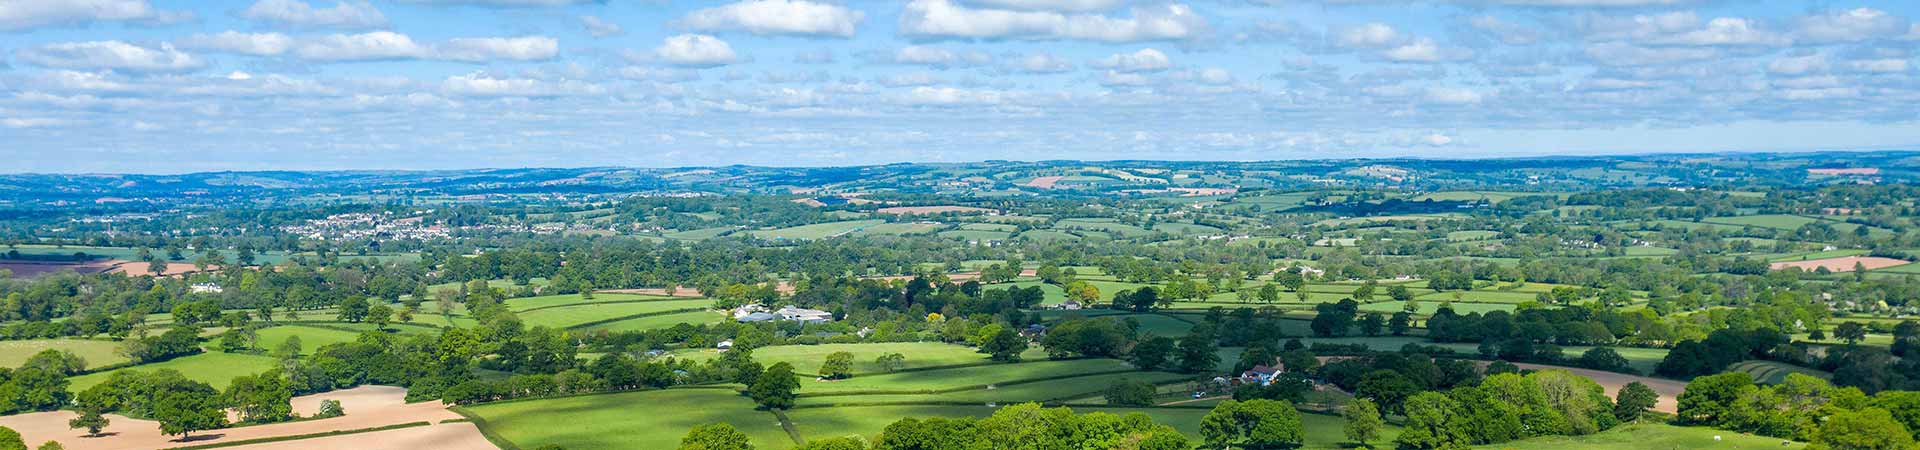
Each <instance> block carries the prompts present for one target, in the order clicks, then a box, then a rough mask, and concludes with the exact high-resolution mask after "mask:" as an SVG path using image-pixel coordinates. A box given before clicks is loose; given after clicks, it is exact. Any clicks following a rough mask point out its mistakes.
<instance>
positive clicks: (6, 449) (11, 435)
mask: <svg viewBox="0 0 1920 450" xmlns="http://www.w3.org/2000/svg"><path fill="white" fill-rule="evenodd" d="M0 450H27V443H26V441H23V440H21V439H20V432H18V431H14V430H13V429H12V428H7V427H0Z"/></svg>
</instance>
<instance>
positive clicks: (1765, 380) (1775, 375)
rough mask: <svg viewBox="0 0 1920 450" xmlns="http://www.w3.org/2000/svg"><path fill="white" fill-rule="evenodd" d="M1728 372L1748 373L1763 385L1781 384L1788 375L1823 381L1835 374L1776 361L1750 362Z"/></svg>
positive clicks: (1734, 366)
mask: <svg viewBox="0 0 1920 450" xmlns="http://www.w3.org/2000/svg"><path fill="white" fill-rule="evenodd" d="M1726 371H1727V372H1746V373H1747V374H1748V375H1753V381H1754V382H1756V383H1761V384H1779V383H1782V382H1785V381H1786V380H1787V375H1792V374H1796V373H1797V374H1801V375H1808V376H1812V377H1814V378H1819V379H1822V380H1825V379H1828V378H1832V377H1833V374H1831V373H1827V372H1824V371H1821V370H1818V369H1811V368H1806V367H1800V366H1796V365H1792V364H1787V363H1783V362H1776V361H1764V360H1757V359H1756V360H1748V361H1741V362H1738V363H1734V365H1731V366H1727V370H1726Z"/></svg>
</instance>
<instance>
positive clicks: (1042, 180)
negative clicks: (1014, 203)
mask: <svg viewBox="0 0 1920 450" xmlns="http://www.w3.org/2000/svg"><path fill="white" fill-rule="evenodd" d="M1066 178H1067V177H1062V176H1051V177H1036V178H1034V179H1033V180H1032V181H1028V182H1027V184H1025V185H1024V186H1027V187H1037V188H1041V189H1053V188H1054V185H1058V184H1060V180H1064V179H1066Z"/></svg>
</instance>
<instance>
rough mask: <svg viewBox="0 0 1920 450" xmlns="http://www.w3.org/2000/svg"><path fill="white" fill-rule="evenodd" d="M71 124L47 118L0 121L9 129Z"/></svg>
mask: <svg viewBox="0 0 1920 450" xmlns="http://www.w3.org/2000/svg"><path fill="white" fill-rule="evenodd" d="M69 123H71V122H69V121H66V120H61V119H52V118H45V117H8V118H5V119H0V125H3V126H6V127H7V128H47V127H57V126H61V125H67V124H69Z"/></svg>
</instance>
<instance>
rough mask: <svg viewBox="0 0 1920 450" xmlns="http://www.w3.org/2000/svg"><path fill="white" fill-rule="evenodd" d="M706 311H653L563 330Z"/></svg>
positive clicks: (688, 309) (585, 323) (700, 309)
mask: <svg viewBox="0 0 1920 450" xmlns="http://www.w3.org/2000/svg"><path fill="white" fill-rule="evenodd" d="M706 310H707V308H687V309H675V310H669V311H654V312H648V313H640V314H630V315H625V316H619V317H611V318H606V319H598V320H594V321H592V322H584V323H580V324H576V325H573V326H569V327H566V328H563V329H565V330H579V329H584V328H589V327H594V326H599V325H606V324H610V323H614V322H620V321H624V320H632V319H640V318H646V317H654V316H670V315H674V314H685V313H690V312H700V311H706Z"/></svg>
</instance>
